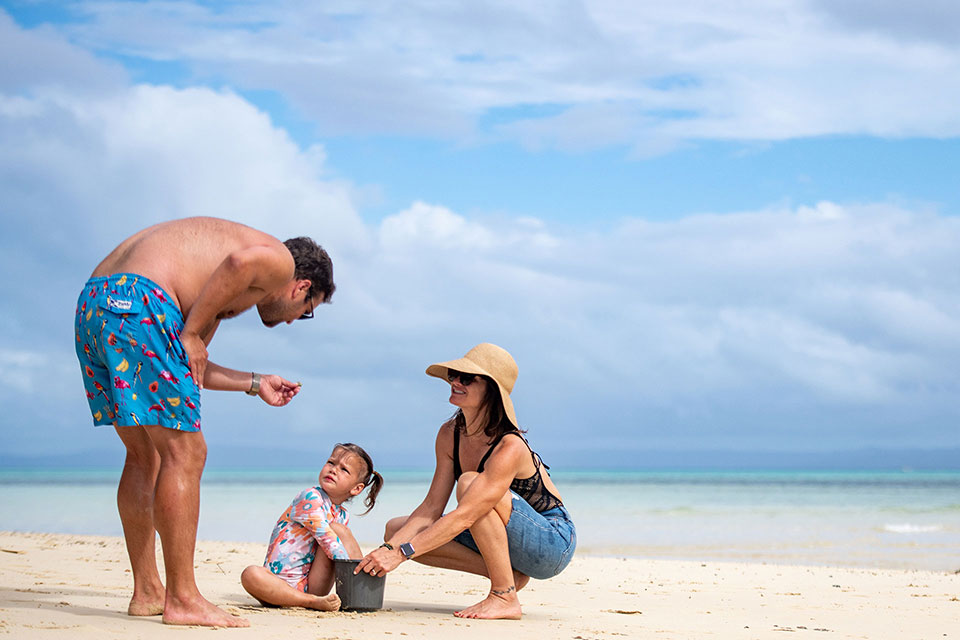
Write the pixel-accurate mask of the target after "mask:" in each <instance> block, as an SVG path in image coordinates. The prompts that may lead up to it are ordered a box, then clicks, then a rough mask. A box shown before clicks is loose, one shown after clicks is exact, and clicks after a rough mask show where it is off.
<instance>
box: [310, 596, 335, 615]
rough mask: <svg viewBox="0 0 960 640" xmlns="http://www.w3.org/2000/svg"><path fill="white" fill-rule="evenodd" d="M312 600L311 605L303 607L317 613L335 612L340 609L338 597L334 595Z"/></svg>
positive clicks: (316, 597)
mask: <svg viewBox="0 0 960 640" xmlns="http://www.w3.org/2000/svg"><path fill="white" fill-rule="evenodd" d="M314 598H315V600H314V601H313V603H311V604H307V605H304V606H305V607H307V608H308V609H316V610H317V611H336V610H337V609H339V608H340V596H338V595H337V594H335V593H331V594H330V595H327V596H314Z"/></svg>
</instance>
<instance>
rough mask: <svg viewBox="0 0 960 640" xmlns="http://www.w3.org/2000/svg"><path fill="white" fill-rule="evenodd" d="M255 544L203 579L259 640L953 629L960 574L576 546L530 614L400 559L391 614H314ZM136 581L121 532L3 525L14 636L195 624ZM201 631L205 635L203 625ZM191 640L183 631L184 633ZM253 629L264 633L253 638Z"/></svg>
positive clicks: (536, 589)
mask: <svg viewBox="0 0 960 640" xmlns="http://www.w3.org/2000/svg"><path fill="white" fill-rule="evenodd" d="M264 548H265V547H264V545H263V544H261V543H253V542H236V543H233V542H215V541H204V540H201V541H199V542H198V543H197V553H196V556H195V557H196V567H197V582H198V584H199V585H200V588H201V591H202V592H203V593H204V595H205V596H206V597H207V598H208V599H210V600H211V601H212V602H214V603H216V604H218V605H220V606H221V607H223V608H224V609H226V610H228V611H230V612H231V613H237V614H240V615H243V616H244V617H246V618H248V619H249V620H250V623H251V627H250V628H249V629H231V630H224V631H222V632H221V633H227V634H256V636H255V637H257V638H266V639H267V640H273V639H277V640H279V639H280V638H285V639H288V638H289V637H291V634H298V635H299V634H302V633H307V634H309V635H308V636H307V637H310V638H323V639H328V640H333V639H335V638H336V639H342V640H347V639H353V638H369V637H386V636H402V635H407V636H412V637H423V638H429V639H433V640H441V639H443V638H446V637H449V636H450V635H451V634H453V635H454V636H455V637H457V638H461V637H463V638H473V637H477V638H481V637H483V638H486V637H488V636H489V634H490V633H491V632H493V633H503V632H505V631H507V630H509V633H511V634H512V636H514V637H513V639H512V640H526V639H528V638H529V639H530V640H534V639H536V640H541V639H542V638H544V637H551V638H552V637H557V638H576V637H577V636H580V637H581V638H584V639H586V638H589V639H595V638H610V639H611V640H613V639H614V638H623V637H628V638H635V637H666V638H690V637H705V636H713V637H720V638H731V639H734V638H736V639H739V638H744V639H747V638H768V637H774V638H777V637H780V636H779V634H776V633H774V632H783V631H796V632H805V633H814V632H817V631H829V632H830V636H829V637H830V638H835V639H836V638H851V639H853V638H898V640H899V639H908V638H917V639H924V640H929V639H931V638H951V637H953V638H955V637H958V633H957V632H956V630H955V626H956V620H957V619H958V617H960V574H956V573H951V572H935V571H926V570H919V569H917V570H892V569H869V568H856V567H837V566H832V567H811V566H797V565H790V564H760V563H747V562H727V561H718V562H691V561H682V560H670V559H655V560H650V559H626V558H617V557H598V556H590V555H585V554H584V555H580V554H578V555H577V556H576V557H574V560H573V562H572V563H571V565H570V566H569V567H568V568H567V570H566V571H564V572H563V573H562V574H560V575H559V576H557V577H556V578H553V579H552V580H547V581H537V580H534V581H531V583H530V586H528V587H527V588H526V589H524V590H523V591H521V593H520V599H521V602H522V604H523V608H524V617H523V619H522V620H520V621H519V622H513V621H482V620H461V619H459V618H455V617H454V616H453V615H452V613H453V611H455V610H457V609H459V608H462V607H464V606H466V605H469V604H472V603H473V602H476V601H478V600H480V599H481V598H482V597H483V596H484V595H486V589H487V583H486V580H485V579H483V578H480V577H477V576H469V575H465V574H459V573H454V572H450V571H445V570H440V569H434V568H431V567H426V566H423V565H419V564H414V563H410V564H409V566H408V565H407V564H405V565H403V566H402V567H401V568H400V569H398V570H397V571H395V572H393V573H391V574H390V575H389V576H388V577H387V584H386V591H385V598H384V609H383V610H381V611H377V612H372V613H350V612H337V613H332V614H331V613H317V612H313V611H307V610H304V609H267V608H263V607H260V606H259V605H257V604H256V602H255V601H254V600H253V599H252V598H250V597H249V596H248V595H247V594H246V593H245V592H244V591H243V589H242V587H241V586H240V583H239V575H240V572H241V571H242V570H243V568H244V567H246V566H247V565H249V564H258V563H259V562H260V561H261V560H262V555H263V552H264ZM131 589H132V580H131V577H130V572H129V565H128V562H127V557H126V552H125V549H124V545H123V540H122V538H119V537H110V536H88V535H72V534H49V533H17V532H0V633H2V632H6V633H9V634H11V637H14V638H17V639H18V640H19V639H20V638H24V639H27V638H40V637H43V638H49V637H67V636H69V637H71V638H80V640H94V638H98V639H99V638H100V637H103V636H104V635H107V636H110V635H113V634H116V635H123V636H124V637H130V638H146V639H151V638H161V637H168V636H169V634H171V633H184V632H189V631H187V630H186V629H184V628H182V627H170V626H166V625H163V624H162V623H161V621H160V618H159V617H152V618H133V617H129V616H127V615H126V605H127V601H128V599H129V596H130V590H131ZM190 629H194V630H195V631H194V632H197V631H199V628H190ZM178 637H182V636H178ZM248 637H254V636H248Z"/></svg>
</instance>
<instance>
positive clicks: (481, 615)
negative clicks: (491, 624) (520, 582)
mask: <svg viewBox="0 0 960 640" xmlns="http://www.w3.org/2000/svg"><path fill="white" fill-rule="evenodd" d="M453 615H455V616H457V617H458V618H475V619H478V620H519V619H520V616H521V611H520V600H518V599H517V590H516V589H515V588H514V587H510V588H509V589H504V590H501V591H498V590H496V589H494V590H492V591H491V592H490V595H488V596H487V597H486V598H484V599H483V600H481V601H480V602H478V603H477V604H475V605H472V606H469V607H467V608H466V609H462V610H460V611H456V612H454V614H453Z"/></svg>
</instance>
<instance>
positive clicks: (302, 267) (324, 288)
mask: <svg viewBox="0 0 960 640" xmlns="http://www.w3.org/2000/svg"><path fill="white" fill-rule="evenodd" d="M283 244H284V245H286V247H287V250H289V251H290V255H292V256H293V263H294V264H295V265H296V271H295V273H294V277H295V278H296V279H297V280H309V281H310V282H311V283H312V285H311V287H310V298H311V299H313V300H318V299H319V297H318V296H319V295H320V294H323V301H324V302H330V298H331V297H333V292H334V291H336V290H337V285H335V284H333V262H332V261H331V260H330V256H329V255H328V254H327V252H326V251H324V250H323V247H321V246H320V245H318V244H317V243H316V242H314V241H313V240H311V239H310V238H307V237H306V236H300V237H299V238H290V239H289V240H286V241H285V242H284V243H283Z"/></svg>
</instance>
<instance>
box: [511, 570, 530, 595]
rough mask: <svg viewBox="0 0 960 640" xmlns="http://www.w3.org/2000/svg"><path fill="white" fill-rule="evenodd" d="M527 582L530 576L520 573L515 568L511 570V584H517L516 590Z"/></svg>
mask: <svg viewBox="0 0 960 640" xmlns="http://www.w3.org/2000/svg"><path fill="white" fill-rule="evenodd" d="M528 582H530V576H528V575H527V574H525V573H520V572H519V571H517V570H516V569H514V570H513V584H515V585H517V591H520V589H523V588H524V587H525V586H527V583H528Z"/></svg>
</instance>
